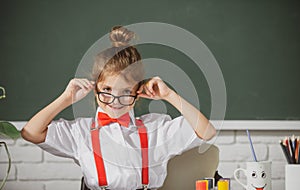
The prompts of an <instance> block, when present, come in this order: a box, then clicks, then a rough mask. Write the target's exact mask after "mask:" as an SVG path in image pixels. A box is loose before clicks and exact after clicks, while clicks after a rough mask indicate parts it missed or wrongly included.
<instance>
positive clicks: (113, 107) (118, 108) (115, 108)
mask: <svg viewBox="0 0 300 190" xmlns="http://www.w3.org/2000/svg"><path fill="white" fill-rule="evenodd" d="M108 106H109V107H110V108H111V109H113V110H120V109H122V108H123V107H124V106H111V105H108Z"/></svg>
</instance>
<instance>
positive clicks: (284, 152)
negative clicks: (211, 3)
mask: <svg viewBox="0 0 300 190" xmlns="http://www.w3.org/2000/svg"><path fill="white" fill-rule="evenodd" d="M279 143H280V146H281V149H282V151H283V154H284V156H285V158H286V160H287V162H288V163H289V164H292V160H291V156H290V154H289V152H288V148H287V146H286V145H285V141H283V140H281V141H280V142H279Z"/></svg>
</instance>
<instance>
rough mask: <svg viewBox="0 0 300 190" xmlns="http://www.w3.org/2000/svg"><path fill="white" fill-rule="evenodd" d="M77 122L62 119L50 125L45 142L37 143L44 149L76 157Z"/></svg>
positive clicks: (68, 156)
mask: <svg viewBox="0 0 300 190" xmlns="http://www.w3.org/2000/svg"><path fill="white" fill-rule="evenodd" d="M76 125H77V122H76V120H74V121H67V120H64V119H60V120H57V121H52V122H51V123H50V124H49V125H48V130H47V135H46V139H45V142H43V143H40V144H37V145H38V146H39V147H41V148H42V149H43V150H45V151H47V152H49V153H51V154H53V155H56V156H61V157H66V158H72V159H75V157H76V150H77V145H76V141H75V138H74V137H75V134H74V133H75V128H76Z"/></svg>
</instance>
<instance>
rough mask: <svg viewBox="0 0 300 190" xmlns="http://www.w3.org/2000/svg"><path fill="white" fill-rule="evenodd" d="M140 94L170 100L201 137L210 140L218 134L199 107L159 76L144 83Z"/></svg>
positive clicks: (143, 96)
mask: <svg viewBox="0 0 300 190" xmlns="http://www.w3.org/2000/svg"><path fill="white" fill-rule="evenodd" d="M143 90H144V92H145V93H143ZM138 94H139V97H142V98H149V99H156V100H158V99H163V100H166V101H168V102H169V103H170V104H172V105H173V106H174V107H175V108H176V109H177V110H178V111H179V112H180V113H181V114H182V115H183V117H184V118H185V119H186V120H187V121H188V122H189V124H190V125H191V126H192V127H193V129H194V131H195V132H196V134H197V135H198V136H199V137H200V138H202V139H204V140H209V139H211V138H212V137H213V136H214V135H215V134H216V130H215V128H214V126H213V125H212V124H211V123H210V122H209V120H208V119H207V118H206V117H205V116H204V115H203V114H202V113H201V112H200V111H199V110H198V109H197V108H195V107H194V106H193V105H191V104H190V103H189V102H187V101H186V100H185V99H184V98H182V97H181V96H179V95H178V94H176V93H175V92H174V91H173V90H171V89H170V88H169V87H168V86H167V85H166V84H165V83H164V82H163V81H162V80H161V79H160V78H159V77H154V78H152V79H150V80H149V81H148V82H147V83H146V84H144V85H142V86H141V87H140V89H139V90H138Z"/></svg>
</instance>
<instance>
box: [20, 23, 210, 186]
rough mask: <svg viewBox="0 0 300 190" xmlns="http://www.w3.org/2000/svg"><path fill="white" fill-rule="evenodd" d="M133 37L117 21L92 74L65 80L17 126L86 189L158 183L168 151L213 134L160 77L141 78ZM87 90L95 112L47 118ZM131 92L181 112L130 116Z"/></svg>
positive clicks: (173, 152)
mask: <svg viewBox="0 0 300 190" xmlns="http://www.w3.org/2000/svg"><path fill="white" fill-rule="evenodd" d="M133 37H134V33H133V32H132V31H129V30H128V29H126V28H124V27H121V26H116V27H114V28H112V30H111V33H110V40H111V41H112V47H111V48H109V49H107V50H105V51H103V52H100V53H99V54H98V55H97V56H96V59H95V64H94V68H93V75H94V79H93V80H92V81H91V80H88V79H80V78H75V79H72V80H71V81H70V82H69V84H68V85H67V87H66V89H65V91H64V92H63V93H62V94H61V95H60V96H59V97H58V98H57V99H55V100H54V101H53V102H52V103H50V104H49V105H48V106H46V107H45V108H44V109H42V110H41V111H40V112H38V113H37V114H36V115H35V116H33V117H32V118H31V119H30V121H29V122H28V123H27V124H26V125H25V126H24V128H23V130H22V137H23V138H24V139H26V140H28V141H30V142H33V143H35V144H38V145H39V146H40V147H41V148H43V149H44V150H46V151H48V152H50V153H52V154H54V155H57V156H62V157H69V158H72V159H74V161H75V162H76V163H77V164H78V165H80V167H81V170H82V173H83V176H84V182H85V184H86V185H87V186H88V188H89V189H91V190H100V189H118V190H119V189H122V190H123V189H124V190H125V189H126V190H132V189H140V188H143V189H147V188H148V189H157V188H159V187H161V186H162V185H163V182H164V179H165V177H166V175H167V161H168V160H169V159H170V158H171V157H173V156H175V155H178V154H181V153H182V152H183V151H186V150H188V149H191V148H193V147H196V146H199V145H200V144H201V142H202V141H203V140H209V139H211V138H212V137H213V136H214V135H215V129H214V127H213V126H212V125H211V123H210V122H209V121H208V119H207V118H206V117H205V116H204V115H203V114H202V113H201V112H200V111H199V110H198V109H196V108H195V107H194V106H192V105H191V104H189V103H188V102H187V101H186V100H184V99H183V98H182V97H180V96H179V95H178V94H176V93H175V92H174V91H173V90H171V89H170V88H169V87H168V86H167V85H166V84H165V83H164V82H163V80H161V79H160V78H159V77H153V78H151V79H149V80H147V81H146V82H145V81H144V80H143V73H144V71H143V66H142V63H141V56H140V54H139V52H138V51H137V49H136V48H135V47H133V46H130V45H129V42H130V40H131V39H132V38H133ZM93 89H94V94H95V97H96V101H97V104H98V109H97V112H96V114H95V118H77V119H75V120H74V121H67V120H64V119H60V120H58V121H53V118H54V117H55V116H56V115H57V114H58V113H60V112H61V111H62V110H63V109H65V108H67V107H68V106H70V105H72V104H73V103H75V102H77V101H79V100H81V99H82V98H84V97H85V96H86V95H87V94H88V93H89V92H91V91H92V90H93ZM138 98H148V99H154V100H166V101H168V102H169V103H170V104H172V105H173V106H174V107H175V108H176V109H178V111H179V112H180V113H181V114H182V116H180V117H177V118H175V119H171V118H170V116H168V115H165V114H156V113H150V114H146V115H143V116H141V117H140V118H135V116H134V112H133V107H134V104H135V101H136V100H137V99H138Z"/></svg>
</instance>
